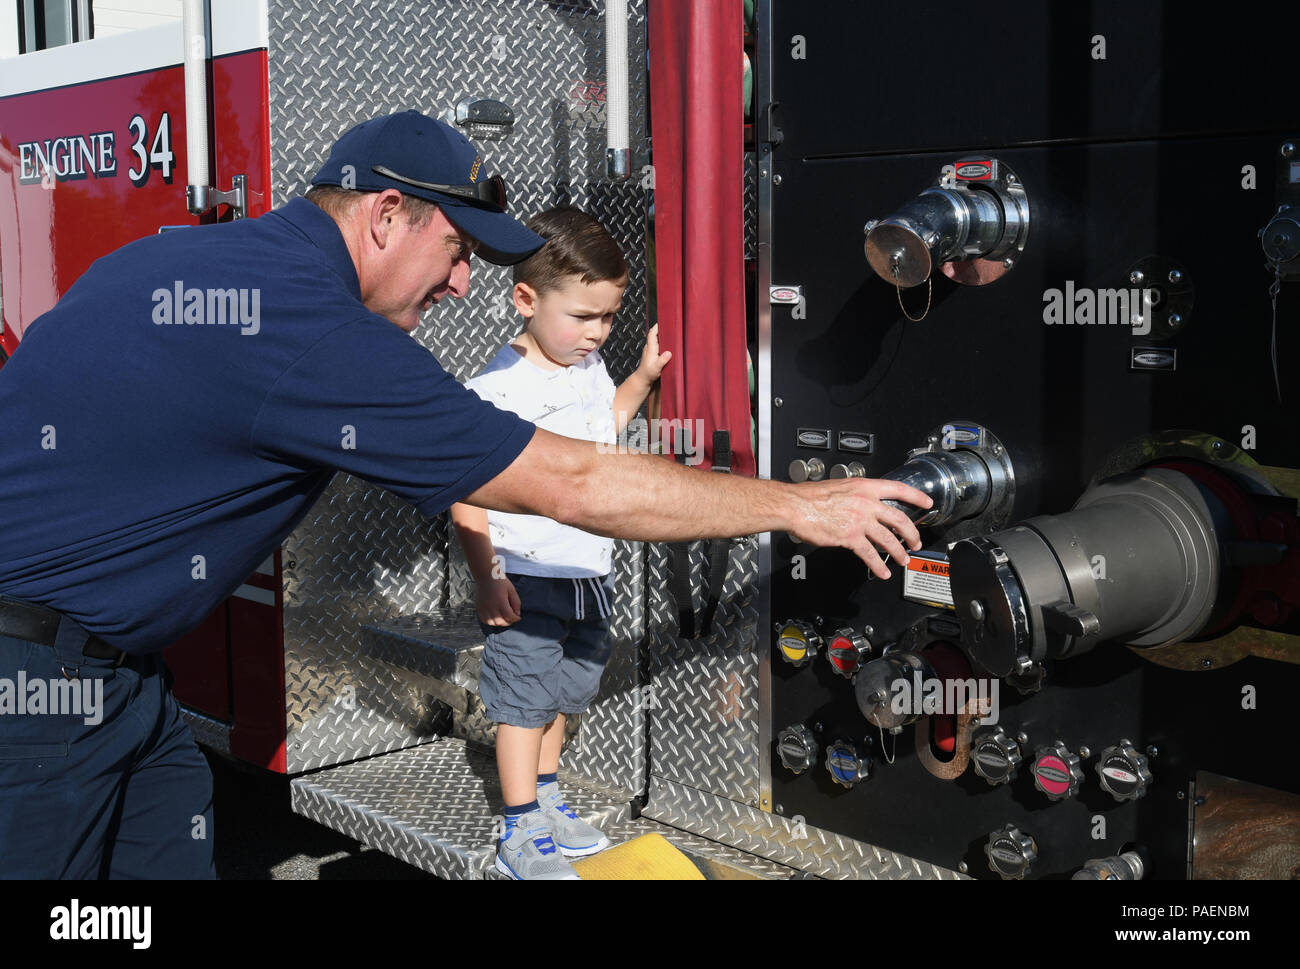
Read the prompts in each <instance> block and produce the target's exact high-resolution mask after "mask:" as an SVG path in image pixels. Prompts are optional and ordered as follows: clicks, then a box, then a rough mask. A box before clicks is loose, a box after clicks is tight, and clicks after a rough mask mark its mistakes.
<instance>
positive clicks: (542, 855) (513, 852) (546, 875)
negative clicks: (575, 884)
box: [496, 810, 578, 881]
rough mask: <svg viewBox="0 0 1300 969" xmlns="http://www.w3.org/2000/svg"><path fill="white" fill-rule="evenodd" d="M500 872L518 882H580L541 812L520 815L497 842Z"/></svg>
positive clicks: (497, 864) (497, 865)
mask: <svg viewBox="0 0 1300 969" xmlns="http://www.w3.org/2000/svg"><path fill="white" fill-rule="evenodd" d="M496 868H497V871H499V872H501V874H503V875H506V876H508V877H510V878H513V879H515V880H516V881H563V880H573V879H577V878H578V873H577V872H576V871H574V870H573V866H572V865H570V864H569V863H568V862H567V861H565V860H564V855H563V854H561V853H560V850H559V847H558V846H557V845H556V843H555V839H554V837H553V836H552V832H551V825H550V823H549V822H548V821H547V820H546V815H545V814H543V813H542V812H541V811H540V810H539V811H529V812H528V813H527V814H521V815H520V816H519V818H518V819H517V820H516V821H515V823H514V824H513V825H512V826H510V827H507V828H506V834H505V837H504V838H502V839H501V840H500V841H498V842H497V859H496Z"/></svg>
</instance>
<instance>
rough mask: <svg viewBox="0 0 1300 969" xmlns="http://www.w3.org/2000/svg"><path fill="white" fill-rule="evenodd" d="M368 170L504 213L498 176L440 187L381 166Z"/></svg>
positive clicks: (503, 193)
mask: <svg viewBox="0 0 1300 969" xmlns="http://www.w3.org/2000/svg"><path fill="white" fill-rule="evenodd" d="M370 170H371V171H372V172H374V173H375V174H376V175H383V176H384V177H385V178H391V179H392V180H393V181H395V182H403V183H405V184H407V185H414V186H415V187H416V188H423V189H426V190H427V191H430V192H441V193H442V194H443V195H453V196H455V197H456V198H459V199H464V200H465V201H467V202H469V203H470V204H471V205H477V206H478V207H480V208H484V209H491V210H492V211H494V212H504V211H505V210H506V183H505V179H503V178H502V177H501V176H500V175H493V176H492V177H491V178H485V179H484V180H483V181H481V182H471V183H468V184H465V185H440V184H438V183H437V182H421V181H417V180H416V179H414V178H407V177H406V176H405V175H399V174H397V172H395V171H393V170H392V169H391V168H386V167H384V166H383V165H372V166H371V167H370Z"/></svg>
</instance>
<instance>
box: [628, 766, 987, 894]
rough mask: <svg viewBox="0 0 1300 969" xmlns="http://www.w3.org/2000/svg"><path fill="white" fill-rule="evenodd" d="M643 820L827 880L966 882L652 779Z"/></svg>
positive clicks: (951, 874)
mask: <svg viewBox="0 0 1300 969" xmlns="http://www.w3.org/2000/svg"><path fill="white" fill-rule="evenodd" d="M641 813H642V815H643V816H644V817H648V818H652V819H654V820H657V821H662V822H664V823H665V824H670V825H673V826H674V827H682V828H687V829H688V830H690V831H694V832H696V833H697V834H700V835H703V836H704V837H706V838H710V839H712V840H716V841H720V842H722V843H723V844H728V845H731V846H733V847H736V848H739V849H741V850H742V851H746V852H750V853H752V854H755V855H759V856H761V857H763V858H768V859H770V860H772V861H775V862H778V863H780V864H783V865H789V866H790V867H792V868H799V869H802V870H804V871H809V872H812V873H813V874H816V875H820V876H822V877H824V878H837V879H879V880H888V881H896V880H900V879H964V878H965V877H966V876H964V875H961V874H959V873H957V872H955V871H952V870H951V869H948V868H941V867H939V866H938V865H933V864H930V863H929V862H925V861H918V860H917V859H915V858H909V857H908V856H907V855H900V854H898V853H896V852H893V851H886V850H885V849H884V848H877V847H875V846H874V845H869V844H864V843H863V842H861V841H854V840H852V839H851V838H845V837H842V836H840V835H838V834H834V833H833V832H830V831H823V830H822V829H820V828H814V827H811V826H809V825H806V824H803V823H801V822H799V821H798V820H797V819H792V818H784V817H781V816H780V815H776V814H768V813H765V812H763V811H758V810H755V809H753V808H751V807H748V806H746V805H744V804H737V803H736V802H735V801H731V800H727V799H726V798H721V797H716V796H714V795H712V794H708V793H706V792H704V791H697V790H695V789H693V788H690V787H685V786H683V785H681V784H674V783H672V782H671V781H666V780H664V779H662V778H659V777H655V776H651V778H650V799H649V801H648V802H647V804H646V806H645V808H644V809H642V812H641Z"/></svg>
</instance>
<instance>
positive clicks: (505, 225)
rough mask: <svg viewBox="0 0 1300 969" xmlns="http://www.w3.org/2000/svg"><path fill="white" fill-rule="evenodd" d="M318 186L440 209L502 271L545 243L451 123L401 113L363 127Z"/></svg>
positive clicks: (337, 150) (334, 156)
mask: <svg viewBox="0 0 1300 969" xmlns="http://www.w3.org/2000/svg"><path fill="white" fill-rule="evenodd" d="M311 183H312V184H313V185H340V186H342V187H344V188H352V189H356V190H357V191H360V192H382V191H383V190H384V189H386V188H395V189H397V190H398V191H399V192H401V193H403V194H404V195H414V196H415V197H416V198H421V199H424V200H425V201H427V202H433V203H435V204H436V205H437V206H438V207H439V208H440V209H442V212H443V214H444V215H445V216H446V217H447V219H448V221H450V222H451V223H452V225H454V226H456V228H458V229H460V230H461V231H462V232H466V233H468V234H469V235H471V236H473V237H474V238H475V239H477V240H478V244H479V245H478V251H477V253H478V255H480V256H482V257H483V258H484V259H486V260H487V261H488V262H490V263H495V264H496V265H498V266H512V265H514V264H515V263H517V262H519V261H520V260H522V259H527V258H528V257H529V256H531V255H532V254H533V253H534V252H536V251H537V250H538V249H540V248H541V247H542V245H543V244H544V243H545V242H546V240H545V239H543V238H542V237H541V236H539V235H537V233H535V232H533V231H531V230H530V229H527V228H525V227H524V226H523V225H522V224H520V223H519V222H517V221H515V220H514V219H513V218H512V217H511V216H509V215H507V214H506V211H505V203H506V197H505V183H504V182H503V181H502V180H501V179H500V178H499V177H496V176H489V175H488V174H487V172H486V171H485V170H484V165H483V158H482V156H481V155H480V154H479V153H478V149H477V148H475V147H474V146H473V145H472V144H470V142H469V139H468V138H466V137H465V136H464V135H462V134H461V133H460V132H459V131H457V130H456V129H455V128H453V127H451V125H448V124H445V123H444V122H442V121H438V120H437V119H435V118H430V117H428V116H427V115H423V114H420V112H418V111H402V112H400V113H398V114H389V115H385V116H384V117H382V118H372V119H370V120H369V121H363V122H361V124H359V125H357V126H356V127H355V128H352V129H350V130H349V131H347V132H345V133H344V134H343V136H342V137H340V138H339V140H338V141H336V142H334V147H333V148H332V149H330V156H329V159H328V160H327V161H326V162H325V164H324V165H322V166H321V168H320V171H318V172H317V173H316V175H315V177H314V178H313V179H312V180H311Z"/></svg>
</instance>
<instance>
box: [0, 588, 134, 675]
mask: <svg viewBox="0 0 1300 969" xmlns="http://www.w3.org/2000/svg"><path fill="white" fill-rule="evenodd" d="M63 622H72V620H71V619H68V618H67V617H66V616H64V615H63V613H61V612H56V611H55V610H53V609H47V608H45V607H44V606H35V605H32V604H31V603H30V602H20V601H18V600H17V599H10V598H8V597H7V596H0V636H12V637H13V638H14V639H26V640H28V641H29V642H33V643H40V644H41V645H42V646H49V647H51V648H53V646H54V642H55V639H56V637H57V636H58V634H59V624H60V623H63ZM81 652H82V654H83V655H85V656H89V657H91V658H93V659H111V660H113V661H114V662H116V663H117V664H118V665H119V666H120V665H121V664H122V660H123V659H125V658H126V654H125V653H124V652H122V651H121V650H120V649H117V648H116V647H113V646H110V645H108V643H106V642H104V641H103V640H102V639H100V638H99V637H98V636H90V637H89V638H87V640H86V645H85V647H84V648H83V649H82V650H81Z"/></svg>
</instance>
